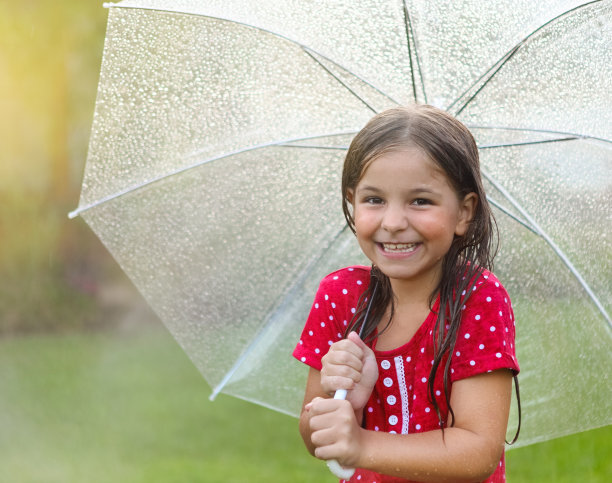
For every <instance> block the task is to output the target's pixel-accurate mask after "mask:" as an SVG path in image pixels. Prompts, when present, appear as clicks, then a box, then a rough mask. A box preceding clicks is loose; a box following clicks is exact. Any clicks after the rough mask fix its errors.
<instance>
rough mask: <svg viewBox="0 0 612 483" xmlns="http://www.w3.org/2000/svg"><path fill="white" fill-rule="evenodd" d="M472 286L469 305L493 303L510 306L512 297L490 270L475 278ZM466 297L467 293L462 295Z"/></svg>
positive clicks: (483, 271) (468, 300)
mask: <svg viewBox="0 0 612 483" xmlns="http://www.w3.org/2000/svg"><path fill="white" fill-rule="evenodd" d="M470 285H471V289H468V290H471V293H470V294H469V296H468V297H467V304H468V305H473V304H474V303H478V304H482V303H491V302H495V303H498V302H503V303H504V304H510V296H509V295H508V292H507V291H506V289H505V287H504V286H503V285H502V283H501V282H500V281H499V279H498V278H497V277H496V276H495V274H494V273H493V272H490V271H489V270H484V269H483V270H482V271H481V272H480V273H479V274H478V275H476V276H475V277H474V282H473V284H470ZM461 296H462V297H465V296H466V294H465V292H464V293H462V294H461Z"/></svg>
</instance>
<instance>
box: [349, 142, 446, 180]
mask: <svg viewBox="0 0 612 483" xmlns="http://www.w3.org/2000/svg"><path fill="white" fill-rule="evenodd" d="M372 182H376V183H377V184H385V185H397V184H405V185H415V184H426V185H445V186H451V183H450V181H449V179H448V176H447V175H446V173H445V172H444V170H443V169H442V168H441V167H440V166H439V165H438V163H436V162H435V161H434V160H433V159H432V158H431V157H430V156H429V155H428V154H427V153H426V152H425V151H423V150H422V149H420V148H417V147H406V148H401V149H396V150H392V151H387V152H384V153H382V154H380V155H379V156H376V157H374V158H373V159H372V160H370V161H369V162H368V163H367V164H366V165H365V166H364V169H363V172H362V174H361V178H360V179H359V181H358V183H357V187H356V188H357V189H359V188H360V187H361V188H363V187H364V186H365V185H367V184H370V183H372Z"/></svg>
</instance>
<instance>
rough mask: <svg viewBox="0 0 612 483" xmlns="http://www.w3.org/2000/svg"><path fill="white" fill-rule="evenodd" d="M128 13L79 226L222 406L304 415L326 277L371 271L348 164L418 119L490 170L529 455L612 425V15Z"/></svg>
mask: <svg viewBox="0 0 612 483" xmlns="http://www.w3.org/2000/svg"><path fill="white" fill-rule="evenodd" d="M108 6H109V7H110V9H109V21H108V31H107V36H106V43H105V47H104V57H103V63H102V69H101V75H100V84H99V91H98V98H97V102H96V108H95V115H94V121H93V127H92V132H91V141H90V146H89V154H88V158H87V163H86V167H85V174H84V181H83V188H82V194H81V199H80V204H79V207H78V208H77V209H76V210H75V211H74V212H73V213H71V216H76V215H80V216H82V217H83V218H84V219H85V221H86V222H87V223H88V224H89V225H90V226H91V228H92V229H93V230H94V232H95V233H96V234H97V235H98V236H99V238H100V239H101V240H102V241H103V243H104V244H105V245H106V246H107V247H108V249H109V251H110V252H111V253H112V254H113V255H114V257H115V258H116V260H117V261H118V263H119V264H120V266H121V267H122V268H123V269H124V271H125V272H126V273H127V274H128V276H129V277H130V278H131V280H132V281H133V282H134V284H135V285H136V286H137V287H138V288H139V289H140V291H141V292H142V294H143V295H144V297H145V298H146V299H147V300H148V302H149V303H150V304H151V306H152V307H153V308H154V309H155V311H156V312H157V313H158V314H159V316H160V318H161V320H162V321H163V322H164V323H165V325H166V326H167V327H168V329H169V331H170V332H171V333H172V335H173V336H174V337H175V338H176V340H177V341H178V342H179V344H180V345H181V346H182V347H183V349H184V350H185V352H186V353H187V354H188V355H189V357H190V358H191V359H192V361H193V363H194V364H195V365H196V366H197V368H198V369H199V370H200V371H201V373H202V375H203V376H204V378H205V379H206V380H207V381H208V383H209V384H210V385H211V387H212V388H213V394H212V397H214V396H215V395H216V394H218V393H219V392H224V393H227V394H231V395H234V396H237V397H240V398H243V399H246V400H249V401H253V402H255V403H258V404H262V405H264V406H267V407H270V408H272V409H275V410H279V411H282V412H285V413H288V414H292V415H297V414H298V413H299V410H300V405H301V399H302V394H303V388H304V383H305V377H306V372H305V368H304V367H302V366H301V364H299V363H298V362H296V361H293V360H292V358H291V352H292V349H293V347H294V344H295V343H296V341H297V340H298V338H299V333H300V331H301V328H302V325H303V322H304V321H305V318H306V316H307V313H308V310H309V307H310V304H311V301H312V298H313V295H314V293H315V291H316V287H317V284H318V281H319V280H320V279H321V277H322V276H323V275H325V274H326V273H328V272H330V271H332V270H333V269H336V268H338V267H339V266H342V265H347V264H353V263H359V262H362V261H364V260H363V258H362V256H361V255H360V253H359V249H358V247H357V245H356V243H355V241H354V239H353V236H352V234H351V233H350V232H349V231H348V230H347V228H346V226H345V222H344V219H343V216H342V212H341V209H340V189H339V186H340V179H339V177H340V171H341V165H342V158H343V155H344V151H345V150H346V147H347V146H348V144H349V142H350V139H351V138H352V136H353V135H354V134H355V133H356V132H357V131H358V130H359V129H360V128H361V127H362V126H363V125H364V124H365V123H366V121H367V120H368V119H369V118H370V117H371V116H372V115H373V114H374V113H376V112H379V111H380V110H383V109H385V108H387V107H391V106H393V105H397V104H407V103H414V102H417V103H429V104H434V105H437V106H438V107H441V108H443V109H446V110H448V111H450V112H451V113H453V114H454V115H456V116H457V117H459V119H461V120H462V121H463V122H465V123H466V124H467V125H468V126H470V128H471V129H472V131H473V133H474V135H475V137H476V139H477V142H478V144H479V147H480V150H481V156H482V167H483V175H484V177H485V179H486V183H487V190H488V194H489V196H490V198H491V201H492V202H493V203H494V205H495V207H496V208H495V210H496V217H497V220H498V224H499V226H500V231H501V242H502V245H501V251H500V253H499V256H498V259H497V266H496V272H497V274H498V275H499V276H500V278H501V279H502V280H503V281H504V283H505V285H506V286H507V288H508V290H509V292H510V293H511V295H512V296H513V300H514V308H515V312H516V320H517V333H518V335H517V348H518V355H519V361H520V364H521V368H522V372H521V375H520V382H521V390H522V398H523V413H524V414H523V416H524V418H523V429H522V435H521V438H520V439H519V445H521V444H522V445H525V444H529V443H533V442H536V441H542V440H545V439H550V438H553V437H556V436H561V435H565V434H570V433H572V432H576V431H581V430H585V429H589V428H594V427H598V426H602V425H606V424H609V423H610V422H611V419H612V416H611V415H612V403H611V401H612V391H611V388H610V381H609V370H608V369H609V367H611V366H612V356H611V351H610V348H611V341H612V330H611V322H610V315H609V314H610V312H611V308H612V296H611V290H610V281H611V280H612V263H611V259H612V236H611V227H612V223H611V221H612V220H611V218H612V214H611V208H610V207H611V206H612V203H611V201H612V162H611V153H612V144H611V140H612V132H611V131H612V102H611V100H612V88H611V87H612V85H611V79H612V67H611V65H612V62H610V56H609V48H610V40H611V38H612V36H611V25H612V22H611V16H612V4H611V2H610V1H595V2H581V1H560V0H555V1H549V2H532V1H528V0H507V1H506V0H503V1H501V0H500V1H497V2H482V1H479V0H461V1H457V0H453V1H438V2H431V1H429V0H418V1H417V0H405V1H401V0H393V1H385V2H382V1H379V0H367V1H366V0H364V1H361V2H351V1H348V0H345V1H342V0H328V1H326V2H316V1H307V0H284V1H274V0H259V1H257V2H246V1H241V2H238V1H232V0H209V1H206V2H203V1H202V2H198V1H186V0H185V1H181V0H177V1H163V0H143V1H125V2H122V3H120V4H116V5H112V4H111V5H108ZM514 423H516V421H514ZM514 429H515V427H514V424H513V422H511V424H510V426H509V431H514Z"/></svg>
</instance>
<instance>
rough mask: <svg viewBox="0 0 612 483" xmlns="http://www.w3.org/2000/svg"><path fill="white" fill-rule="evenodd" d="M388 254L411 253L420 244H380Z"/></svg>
mask: <svg viewBox="0 0 612 483" xmlns="http://www.w3.org/2000/svg"><path fill="white" fill-rule="evenodd" d="M380 246H381V247H382V249H383V251H384V252H386V253H410V252H413V251H414V250H415V249H416V247H417V246H418V243H380Z"/></svg>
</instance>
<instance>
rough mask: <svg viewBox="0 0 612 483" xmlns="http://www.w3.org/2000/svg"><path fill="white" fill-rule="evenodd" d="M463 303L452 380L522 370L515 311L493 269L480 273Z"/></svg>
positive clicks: (453, 360) (452, 361)
mask: <svg viewBox="0 0 612 483" xmlns="http://www.w3.org/2000/svg"><path fill="white" fill-rule="evenodd" d="M472 292H473V293H472V294H471V295H470V297H469V298H468V300H467V302H466V303H465V305H464V306H463V309H462V310H463V315H462V317H461V326H460V328H459V332H458V334H457V341H456V343H455V348H454V352H453V354H452V359H451V381H453V382H454V381H456V380H459V379H465V378H467V377H471V376H475V375H477V374H481V373H484V372H491V371H494V370H497V369H510V370H511V371H512V372H513V373H514V374H518V372H519V365H518V362H517V360H516V352H515V346H514V338H515V326H514V313H513V311H512V304H511V302H510V297H509V296H508V293H507V292H506V290H505V289H504V287H503V286H502V284H501V283H500V282H499V280H497V278H495V276H494V275H493V274H491V273H489V272H485V274H483V276H481V277H480V279H479V280H478V282H477V283H476V285H475V286H474V288H473V291H472Z"/></svg>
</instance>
